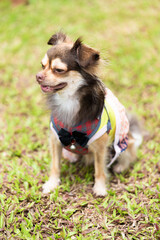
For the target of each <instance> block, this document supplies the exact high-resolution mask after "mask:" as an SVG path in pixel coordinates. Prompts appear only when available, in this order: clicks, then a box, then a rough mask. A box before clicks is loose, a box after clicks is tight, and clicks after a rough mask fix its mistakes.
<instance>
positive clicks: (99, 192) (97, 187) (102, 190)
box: [93, 179, 107, 196]
mask: <svg viewBox="0 0 160 240" xmlns="http://www.w3.org/2000/svg"><path fill="white" fill-rule="evenodd" d="M93 192H94V194H95V195H96V196H106V195H107V191H106V184H105V182H104V181H102V180H101V179H99V180H96V182H95V184H94V187H93Z"/></svg>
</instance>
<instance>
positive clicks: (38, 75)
mask: <svg viewBox="0 0 160 240" xmlns="http://www.w3.org/2000/svg"><path fill="white" fill-rule="evenodd" d="M36 79H37V82H38V83H41V82H43V80H44V75H43V74H42V73H37V75H36Z"/></svg>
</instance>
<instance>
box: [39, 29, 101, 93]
mask: <svg viewBox="0 0 160 240" xmlns="http://www.w3.org/2000/svg"><path fill="white" fill-rule="evenodd" d="M48 44H49V45H52V47H51V48H50V49H49V50H48V51H47V53H46V54H45V56H44V58H43V59H42V62H41V63H42V70H41V71H40V72H39V73H38V74H37V75H36V79H37V82H38V83H39V84H40V86H41V89H42V91H43V92H46V93H54V92H57V91H62V90H63V91H64V90H65V89H68V88H69V89H71V88H73V86H75V88H77V87H78V86H80V85H83V84H86V83H85V81H84V79H83V78H82V71H83V72H84V71H85V72H88V73H90V74H94V73H95V69H96V66H97V65H98V63H99V59H100V56H99V52H98V51H96V50H94V49H93V48H90V47H88V46H87V45H84V44H82V41H81V39H80V38H78V39H77V40H76V41H75V42H74V43H73V42H72V41H70V39H69V38H68V37H67V36H66V35H65V34H63V33H61V32H59V33H57V34H54V35H53V36H52V37H51V38H50V39H49V41H48Z"/></svg>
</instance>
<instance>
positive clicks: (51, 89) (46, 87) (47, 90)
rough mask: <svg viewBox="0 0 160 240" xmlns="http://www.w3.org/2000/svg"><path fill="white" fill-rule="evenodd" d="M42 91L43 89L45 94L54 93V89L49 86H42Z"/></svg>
mask: <svg viewBox="0 0 160 240" xmlns="http://www.w3.org/2000/svg"><path fill="white" fill-rule="evenodd" d="M41 89H42V91H43V92H52V91H53V88H52V87H49V86H42V85H41Z"/></svg>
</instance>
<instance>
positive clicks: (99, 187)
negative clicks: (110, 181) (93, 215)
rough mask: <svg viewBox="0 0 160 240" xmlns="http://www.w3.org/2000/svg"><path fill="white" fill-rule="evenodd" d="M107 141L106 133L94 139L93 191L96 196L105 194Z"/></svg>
mask: <svg viewBox="0 0 160 240" xmlns="http://www.w3.org/2000/svg"><path fill="white" fill-rule="evenodd" d="M107 141H108V135H107V134H104V135H103V136H102V137H101V138H99V139H98V140H96V141H95V142H94V143H93V145H92V149H93V155H94V166H95V184H94V187H93V192H94V194H96V195H97V196H105V195H106V194H107V192H106V179H107V172H106V171H107V169H106V159H107Z"/></svg>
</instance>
